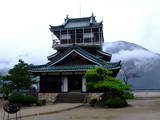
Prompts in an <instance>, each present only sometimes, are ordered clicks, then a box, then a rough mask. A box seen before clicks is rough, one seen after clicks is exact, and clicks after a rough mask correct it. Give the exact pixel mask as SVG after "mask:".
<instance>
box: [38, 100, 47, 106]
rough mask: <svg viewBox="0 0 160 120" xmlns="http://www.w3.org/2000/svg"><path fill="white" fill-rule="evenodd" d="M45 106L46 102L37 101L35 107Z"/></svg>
mask: <svg viewBox="0 0 160 120" xmlns="http://www.w3.org/2000/svg"><path fill="white" fill-rule="evenodd" d="M45 104H46V100H38V101H37V103H36V105H37V106H41V105H45Z"/></svg>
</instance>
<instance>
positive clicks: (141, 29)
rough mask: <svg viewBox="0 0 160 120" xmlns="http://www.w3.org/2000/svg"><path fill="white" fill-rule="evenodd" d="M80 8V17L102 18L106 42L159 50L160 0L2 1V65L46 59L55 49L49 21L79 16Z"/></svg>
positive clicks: (0, 56)
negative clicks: (92, 15) (118, 42)
mask: <svg viewBox="0 0 160 120" xmlns="http://www.w3.org/2000/svg"><path fill="white" fill-rule="evenodd" d="M80 6H81V7H80ZM80 8H81V17H86V16H90V15H91V13H92V12H94V15H96V18H97V20H98V21H101V20H103V24H104V37H105V41H106V42H113V41H118V40H124V41H129V42H133V43H137V44H139V45H142V46H144V47H146V48H148V49H149V50H152V51H154V52H158V53H160V0H0V62H1V64H0V68H1V67H4V66H5V65H6V64H8V65H9V64H11V63H10V61H12V63H14V62H13V61H17V59H19V58H23V59H26V61H27V62H33V63H39V64H42V63H44V62H46V61H47V59H46V57H47V56H48V55H50V54H52V53H53V52H54V51H53V49H52V48H51V46H52V40H51V32H50V31H49V24H51V25H60V24H62V23H63V22H64V18H65V17H66V14H68V15H69V17H71V18H72V17H80ZM3 65H4V66H3Z"/></svg>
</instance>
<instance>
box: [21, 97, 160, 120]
mask: <svg viewBox="0 0 160 120" xmlns="http://www.w3.org/2000/svg"><path fill="white" fill-rule="evenodd" d="M128 102H129V104H131V106H129V107H126V108H119V109H109V108H92V107H90V106H88V105H85V106H83V107H80V108H77V109H74V110H70V111H65V112H61V113H56V114H47V115H41V116H34V117H30V118H23V119H22V120H30V119H32V120H160V98H152V99H151V98H150V99H142V100H130V101H128Z"/></svg>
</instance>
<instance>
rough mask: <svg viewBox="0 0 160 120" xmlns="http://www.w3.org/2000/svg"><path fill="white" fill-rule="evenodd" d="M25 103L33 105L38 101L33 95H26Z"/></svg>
mask: <svg viewBox="0 0 160 120" xmlns="http://www.w3.org/2000/svg"><path fill="white" fill-rule="evenodd" d="M24 99H25V100H24V102H25V103H26V104H33V103H37V101H38V99H37V98H36V97H35V96H32V95H24Z"/></svg>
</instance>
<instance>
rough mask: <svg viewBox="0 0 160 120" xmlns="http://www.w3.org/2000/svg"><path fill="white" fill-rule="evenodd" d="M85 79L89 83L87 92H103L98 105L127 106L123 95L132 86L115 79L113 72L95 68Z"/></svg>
mask: <svg viewBox="0 0 160 120" xmlns="http://www.w3.org/2000/svg"><path fill="white" fill-rule="evenodd" d="M85 78H86V81H87V82H86V86H87V90H91V91H92V89H93V90H94V91H97V92H103V94H102V95H101V96H100V97H101V99H100V100H98V101H96V102H97V103H102V104H104V105H110V104H112V103H113V106H114V104H115V106H117V107H118V105H117V104H119V106H123V105H127V102H126V100H125V97H124V96H123V93H124V91H125V90H128V89H129V88H130V86H129V85H126V84H124V83H123V82H122V81H120V80H118V79H116V78H115V77H113V76H112V71H109V70H107V69H106V68H102V67H95V68H93V69H90V70H88V71H87V72H86V74H85ZM108 100H109V101H108ZM106 101H108V102H106ZM91 103H92V102H91ZM106 103H107V104H106ZM124 103H125V104H124ZM121 104H122V105H121Z"/></svg>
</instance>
